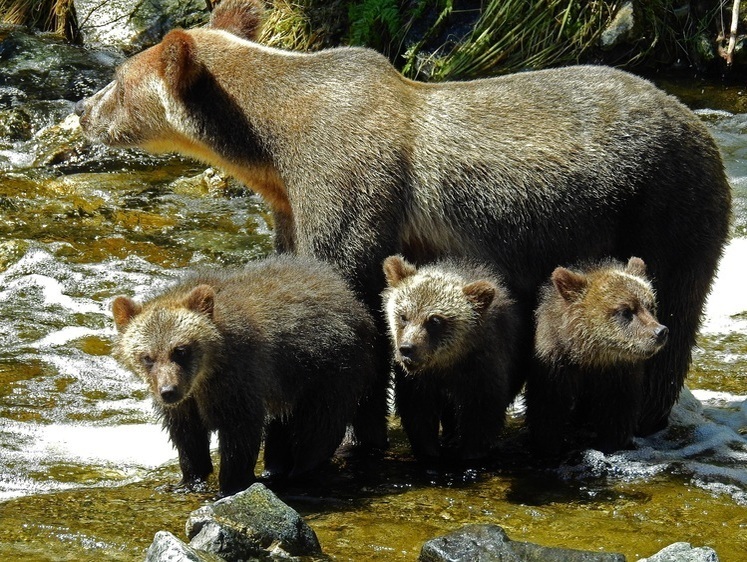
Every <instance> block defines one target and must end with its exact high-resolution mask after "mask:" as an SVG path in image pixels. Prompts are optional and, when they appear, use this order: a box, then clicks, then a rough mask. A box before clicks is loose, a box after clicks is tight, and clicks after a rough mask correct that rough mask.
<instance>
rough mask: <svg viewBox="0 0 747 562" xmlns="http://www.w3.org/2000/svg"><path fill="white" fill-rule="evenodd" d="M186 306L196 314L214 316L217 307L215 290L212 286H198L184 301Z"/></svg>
mask: <svg viewBox="0 0 747 562" xmlns="http://www.w3.org/2000/svg"><path fill="white" fill-rule="evenodd" d="M184 306H186V307H187V308H188V309H189V310H193V311H194V312H199V313H200V314H207V315H208V316H210V317H212V316H213V309H214V306H215V289H213V288H212V287H211V286H210V285H197V287H195V288H194V289H192V292H191V293H189V295H187V298H186V299H184Z"/></svg>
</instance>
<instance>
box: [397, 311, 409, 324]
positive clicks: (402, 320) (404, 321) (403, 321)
mask: <svg viewBox="0 0 747 562" xmlns="http://www.w3.org/2000/svg"><path fill="white" fill-rule="evenodd" d="M408 322H409V320H408V318H407V314H405V313H401V314H400V315H399V323H400V324H402V325H403V326H404V325H405V324H407V323H408Z"/></svg>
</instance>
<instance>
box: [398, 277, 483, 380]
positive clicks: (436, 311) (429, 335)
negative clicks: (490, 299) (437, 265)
mask: <svg viewBox="0 0 747 562" xmlns="http://www.w3.org/2000/svg"><path fill="white" fill-rule="evenodd" d="M386 312H387V320H388V324H389V333H390V337H391V341H392V344H393V347H394V358H395V360H396V361H397V362H398V363H399V364H400V365H402V367H404V369H405V370H406V371H407V372H409V373H418V372H421V371H427V370H433V369H448V368H450V367H451V366H452V365H453V364H454V363H455V362H456V361H458V360H459V359H460V358H461V357H462V356H463V355H464V354H465V353H466V352H468V351H470V350H471V348H472V345H473V343H474V338H473V337H472V336H471V332H472V331H473V330H475V329H476V328H477V326H478V325H479V322H480V318H481V316H480V314H479V312H478V311H477V310H476V308H475V306H474V305H473V303H472V302H471V301H470V300H469V299H468V298H467V297H466V296H465V293H464V291H463V287H462V286H460V285H459V284H458V283H450V282H449V281H447V280H446V279H444V278H441V277H438V276H428V275H416V276H414V277H413V278H411V279H409V280H408V281H407V282H406V283H403V284H401V285H400V286H398V287H396V288H390V289H388V290H387V295H386Z"/></svg>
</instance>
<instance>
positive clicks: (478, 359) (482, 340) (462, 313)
mask: <svg viewBox="0 0 747 562" xmlns="http://www.w3.org/2000/svg"><path fill="white" fill-rule="evenodd" d="M384 272H385V276H386V279H387V284H388V286H387V288H386V289H385V291H384V293H383V299H384V309H385V312H386V317H387V323H388V325H389V333H390V338H391V341H392V347H393V353H394V360H395V403H396V408H397V412H398V414H399V416H400V419H401V422H402V427H403V429H404V430H405V433H406V434H407V437H408V439H409V441H410V444H411V446H412V450H413V453H414V454H415V456H416V457H417V458H419V459H434V458H437V457H439V456H441V457H445V458H449V459H452V460H475V459H480V458H484V457H486V456H488V455H489V454H490V452H491V450H493V449H494V447H495V446H496V445H497V443H498V441H499V439H500V436H501V431H502V429H503V426H504V421H505V412H506V408H507V407H508V405H509V404H510V403H511V401H512V399H513V398H514V397H515V395H516V393H517V392H518V390H519V387H520V386H521V382H522V379H521V377H519V375H518V373H517V370H516V369H517V362H516V354H517V350H518V346H517V337H518V335H519V333H520V330H519V324H520V317H519V314H518V310H517V307H516V305H515V303H514V301H513V299H512V298H511V297H510V296H509V294H508V291H507V290H506V288H505V287H504V285H503V281H502V279H501V277H500V276H499V275H498V274H497V273H496V272H495V271H493V270H492V269H491V268H490V267H489V266H486V265H481V264H474V263H471V262H468V261H464V260H461V261H454V260H443V261H439V262H436V263H434V264H430V265H425V266H422V267H420V268H419V269H418V268H416V267H415V266H414V265H413V264H411V263H409V262H408V261H406V260H405V259H404V258H402V256H399V255H395V256H390V257H388V258H387V259H386V260H385V261H384ZM439 436H441V439H439Z"/></svg>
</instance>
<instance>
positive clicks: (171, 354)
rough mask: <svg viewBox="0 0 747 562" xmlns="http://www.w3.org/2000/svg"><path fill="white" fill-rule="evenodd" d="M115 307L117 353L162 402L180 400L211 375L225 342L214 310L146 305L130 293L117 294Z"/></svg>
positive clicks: (162, 404) (159, 401)
mask: <svg viewBox="0 0 747 562" xmlns="http://www.w3.org/2000/svg"><path fill="white" fill-rule="evenodd" d="M210 306H212V305H210ZM211 310H212V309H211ZM113 311H114V317H115V322H116V324H117V328H118V330H119V331H120V335H119V338H118V340H117V342H116V344H115V346H114V355H115V357H116V358H117V359H118V360H119V361H121V362H122V363H123V364H124V365H125V366H127V367H128V368H129V369H130V370H131V371H133V372H134V373H135V374H137V375H138V376H140V377H141V378H142V379H143V380H144V381H146V382H147V383H148V385H149V387H150V391H151V393H152V395H153V399H154V400H155V401H156V402H157V403H159V404H160V405H161V406H164V407H168V406H172V405H176V404H178V403H179V402H181V401H182V400H184V399H185V398H187V397H188V396H190V394H191V393H192V392H193V391H194V389H195V388H196V387H197V386H198V385H199V384H200V381H201V380H202V379H204V378H205V376H206V375H207V374H209V372H210V368H211V365H212V361H213V357H214V356H215V354H216V353H217V350H218V347H219V346H220V343H221V336H220V333H219V332H218V330H217V329H216V327H215V324H214V323H213V321H212V318H211V314H212V312H210V313H209V314H208V313H207V312H206V311H204V310H201V309H199V308H195V307H194V306H185V305H184V304H183V303H167V304H166V303H163V304H161V303H158V302H157V301H156V302H154V303H151V304H150V305H148V306H147V307H146V308H145V309H143V308H142V307H141V306H140V305H139V304H137V303H135V302H134V301H132V300H131V299H128V298H127V297H118V298H117V299H116V300H115V301H114V304H113Z"/></svg>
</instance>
